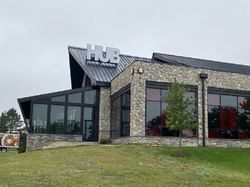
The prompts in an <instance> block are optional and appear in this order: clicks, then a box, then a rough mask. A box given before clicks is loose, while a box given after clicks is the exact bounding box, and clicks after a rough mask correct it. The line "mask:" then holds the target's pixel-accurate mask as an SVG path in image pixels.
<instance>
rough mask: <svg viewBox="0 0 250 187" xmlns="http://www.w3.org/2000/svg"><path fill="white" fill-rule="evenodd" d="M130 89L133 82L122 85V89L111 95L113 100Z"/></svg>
mask: <svg viewBox="0 0 250 187" xmlns="http://www.w3.org/2000/svg"><path fill="white" fill-rule="evenodd" d="M129 90H131V83H129V84H127V85H126V86H124V87H122V88H121V89H120V90H118V91H117V92H115V93H114V94H112V95H111V96H110V98H111V101H112V100H114V99H116V98H117V97H120V96H121V95H122V94H124V93H125V92H127V91H129Z"/></svg>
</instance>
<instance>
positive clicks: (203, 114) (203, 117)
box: [200, 73, 208, 147]
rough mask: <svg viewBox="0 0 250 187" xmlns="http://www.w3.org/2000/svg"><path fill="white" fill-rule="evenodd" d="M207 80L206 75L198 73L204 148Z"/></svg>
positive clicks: (203, 144)
mask: <svg viewBox="0 0 250 187" xmlns="http://www.w3.org/2000/svg"><path fill="white" fill-rule="evenodd" d="M207 78H208V74H207V73H200V79H201V86H202V147H205V146H206V130H205V126H206V125H205V124H206V121H205V98H206V95H205V94H206V93H205V81H206V79H207Z"/></svg>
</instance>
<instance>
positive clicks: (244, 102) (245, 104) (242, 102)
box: [238, 97, 250, 109]
mask: <svg viewBox="0 0 250 187" xmlns="http://www.w3.org/2000/svg"><path fill="white" fill-rule="evenodd" d="M249 105H250V98H249V97H248V98H247V97H238V107H239V108H241V109H247V108H249Z"/></svg>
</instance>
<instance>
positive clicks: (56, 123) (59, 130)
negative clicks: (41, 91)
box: [50, 105, 65, 134]
mask: <svg viewBox="0 0 250 187" xmlns="http://www.w3.org/2000/svg"><path fill="white" fill-rule="evenodd" d="M50 132H51V133H54V134H64V133H65V132H64V106H61V105H51V113H50Z"/></svg>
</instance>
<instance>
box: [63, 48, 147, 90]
mask: <svg viewBox="0 0 250 187" xmlns="http://www.w3.org/2000/svg"><path fill="white" fill-rule="evenodd" d="M68 50H69V54H70V55H72V57H73V58H74V59H75V61H76V62H77V63H78V65H79V66H80V67H81V68H82V69H83V71H84V72H85V73H86V74H87V76H88V77H89V78H90V80H91V82H92V84H94V85H98V84H101V85H105V84H106V85H109V84H110V82H111V80H112V79H113V78H114V77H115V76H116V75H118V74H119V73H120V72H122V71H123V70H124V69H125V68H126V67H127V66H128V65H129V64H131V63H132V62H133V61H135V60H142V61H150V60H151V59H148V58H140V57H135V56H129V55H122V54H121V55H120V62H119V63H118V64H117V66H114V65H111V64H102V63H99V62H94V61H89V60H87V59H86V57H87V50H86V49H84V48H79V47H71V46H70V47H68ZM72 76H74V75H71V78H72Z"/></svg>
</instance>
